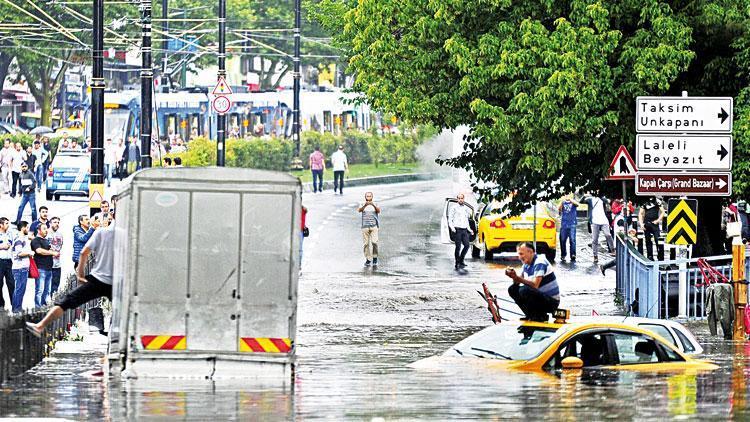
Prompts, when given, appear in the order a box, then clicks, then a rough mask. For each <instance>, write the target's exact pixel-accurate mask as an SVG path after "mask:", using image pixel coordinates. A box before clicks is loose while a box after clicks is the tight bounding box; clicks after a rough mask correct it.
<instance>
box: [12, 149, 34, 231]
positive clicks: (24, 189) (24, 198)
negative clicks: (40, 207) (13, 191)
mask: <svg viewBox="0 0 750 422" xmlns="http://www.w3.org/2000/svg"><path fill="white" fill-rule="evenodd" d="M18 179H19V182H20V184H21V205H19V206H18V214H17V216H16V223H18V222H19V221H21V216H22V215H23V211H24V209H25V208H26V205H27V204H28V205H29V206H31V220H32V221H36V190H35V189H36V178H35V177H34V174H33V173H32V172H31V170H29V165H28V164H26V163H25V162H24V163H22V164H21V175H20V176H19V178H18Z"/></svg>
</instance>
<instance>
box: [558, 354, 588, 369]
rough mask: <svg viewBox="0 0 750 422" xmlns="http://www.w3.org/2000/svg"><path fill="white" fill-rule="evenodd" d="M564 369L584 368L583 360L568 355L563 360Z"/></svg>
mask: <svg viewBox="0 0 750 422" xmlns="http://www.w3.org/2000/svg"><path fill="white" fill-rule="evenodd" d="M562 367H563V369H581V368H583V361H582V360H581V359H580V358H577V357H575V356H568V357H567V358H565V359H563V360H562Z"/></svg>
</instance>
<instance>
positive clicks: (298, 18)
mask: <svg viewBox="0 0 750 422" xmlns="http://www.w3.org/2000/svg"><path fill="white" fill-rule="evenodd" d="M301 31H302V0H294V58H293V61H294V104H293V107H294V109H293V110H292V113H293V115H292V133H293V135H292V136H293V137H294V159H295V161H299V160H300V158H299V148H300V145H299V143H300V120H299V111H300V110H299V109H300V104H299V91H300V79H301V77H302V75H301V74H300V36H301ZM300 164H301V162H300Z"/></svg>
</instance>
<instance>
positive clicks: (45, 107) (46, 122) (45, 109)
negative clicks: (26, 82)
mask: <svg viewBox="0 0 750 422" xmlns="http://www.w3.org/2000/svg"><path fill="white" fill-rule="evenodd" d="M42 93H43V97H42V102H41V104H40V105H41V107H42V119H41V125H42V126H47V127H52V124H51V123H52V95H51V92H50V90H49V89H45V90H43V91H42Z"/></svg>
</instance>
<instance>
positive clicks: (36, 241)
mask: <svg viewBox="0 0 750 422" xmlns="http://www.w3.org/2000/svg"><path fill="white" fill-rule="evenodd" d="M20 215H21V214H19V217H18V218H17V221H15V222H11V221H10V220H9V219H8V218H6V217H0V309H2V310H5V302H6V301H5V297H6V296H5V295H4V294H3V289H2V287H3V285H4V286H5V288H6V289H7V297H8V299H9V300H10V304H11V310H12V311H13V312H20V311H21V310H22V306H23V299H24V296H25V294H26V289H27V285H29V286H30V285H32V284H33V286H34V306H35V307H42V306H45V305H48V304H50V300H51V297H52V295H54V294H55V292H57V291H58V290H59V289H60V287H61V286H60V285H61V279H62V263H63V260H64V259H70V260H71V261H72V263H73V265H74V266H75V267H76V268H77V267H78V263H79V260H80V259H81V258H80V256H81V251H82V250H83V249H84V248H85V245H86V244H87V242H88V241H89V240H90V239H91V237H92V236H93V235H94V234H95V233H96V231H97V230H99V229H101V228H103V227H108V226H109V225H110V223H111V221H112V219H113V216H114V211H113V210H111V209H110V205H109V203H108V202H107V201H102V203H101V212H100V213H98V214H96V215H94V216H93V217H91V218H89V216H87V215H81V216H79V217H78V224H77V225H76V226H75V227H73V230H72V233H70V234H72V236H70V235H69V234H66V233H63V231H62V230H61V229H60V217H57V216H51V217H50V213H49V209H48V207H47V206H44V205H43V206H41V207H39V209H33V217H32V220H33V221H32V222H28V221H25V220H22V219H21V217H20ZM37 215H38V218H37ZM66 242H72V247H73V248H72V256H70V257H67V258H66V257H63V256H62V255H61V254H62V249H63V245H64V244H65V243H66Z"/></svg>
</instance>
